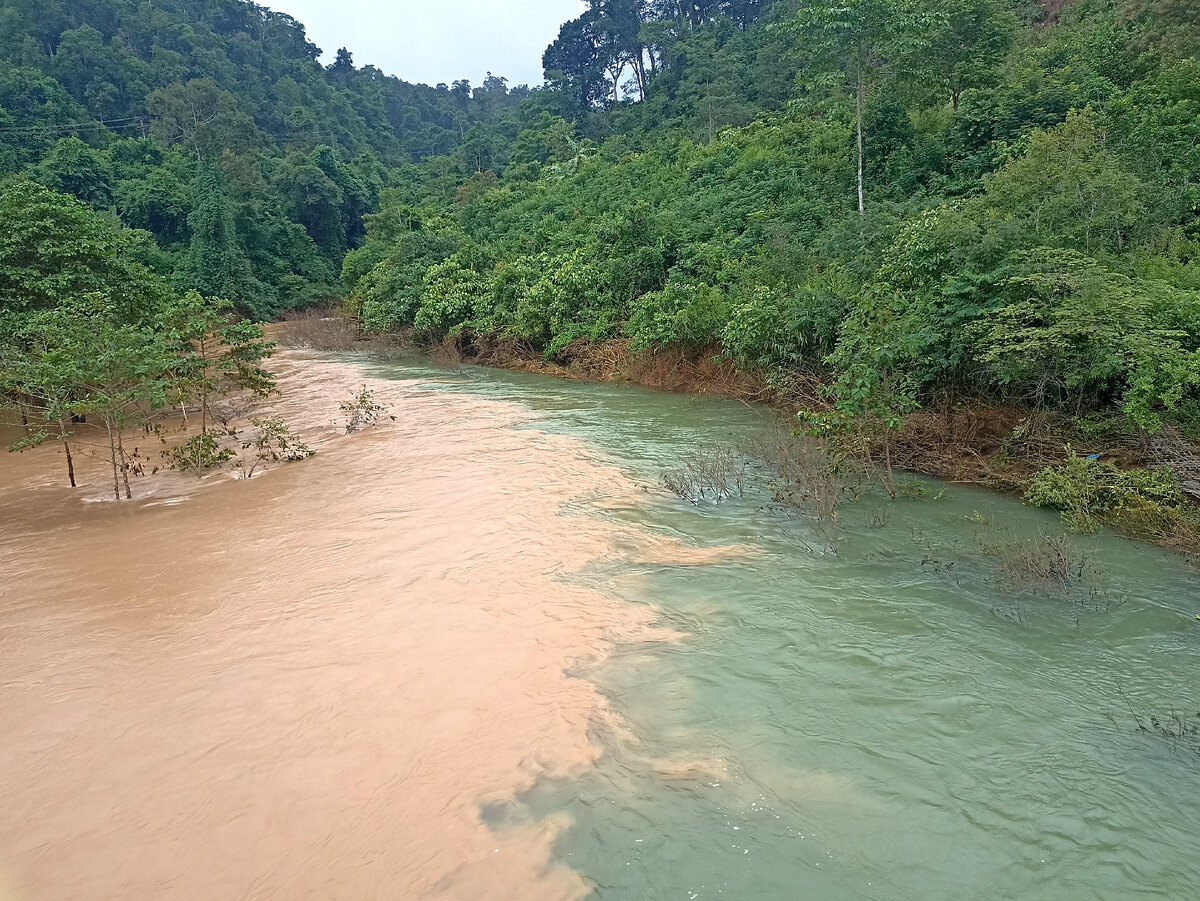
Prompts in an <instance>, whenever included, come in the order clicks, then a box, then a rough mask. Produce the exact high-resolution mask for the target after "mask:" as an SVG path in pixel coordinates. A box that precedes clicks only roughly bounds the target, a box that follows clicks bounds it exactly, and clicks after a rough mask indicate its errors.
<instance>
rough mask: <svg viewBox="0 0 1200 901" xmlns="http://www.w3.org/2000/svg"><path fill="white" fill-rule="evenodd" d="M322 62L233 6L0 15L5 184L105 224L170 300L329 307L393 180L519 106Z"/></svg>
mask: <svg viewBox="0 0 1200 901" xmlns="http://www.w3.org/2000/svg"><path fill="white" fill-rule="evenodd" d="M318 55H319V51H318V49H317V48H316V47H315V46H314V45H313V44H312V43H311V42H310V41H309V40H308V39H307V37H306V35H305V31H304V27H303V25H301V24H300V23H298V22H296V21H294V20H293V19H292V18H290V17H289V16H286V15H283V14H280V13H275V12H272V11H270V10H268V9H266V8H263V7H260V6H257V5H255V4H251V3H246V2H241V0H156V2H135V0H88V2H39V0H3V2H2V3H0V176H3V175H6V174H8V175H24V176H26V177H31V178H33V179H36V180H37V181H39V182H41V183H42V184H45V185H46V186H48V187H51V188H53V189H54V190H56V191H62V192H65V193H68V194H72V195H74V196H76V197H78V198H80V199H81V200H83V201H84V202H86V203H87V204H89V205H90V206H92V207H94V208H96V209H98V210H105V211H109V210H111V211H112V212H114V213H115V214H116V215H117V216H118V217H119V218H120V220H121V222H122V223H124V224H125V225H127V226H129V227H131V228H135V229H142V230H145V231H146V232H149V233H150V235H152V236H153V238H154V242H155V244H156V246H157V248H158V252H156V253H153V254H151V255H150V257H149V258H148V262H150V263H151V264H152V265H153V266H154V267H155V268H158V269H159V270H160V271H161V272H163V273H164V274H166V275H169V276H170V277H171V278H172V279H173V281H174V282H175V283H176V285H177V286H178V287H181V288H195V289H198V290H201V291H203V292H205V293H207V294H220V295H222V296H225V297H227V298H229V299H232V300H234V301H236V302H237V304H238V306H239V307H240V308H241V309H242V310H243V312H245V313H249V314H253V315H256V316H270V315H271V314H273V313H274V312H276V311H278V310H280V309H283V308H286V307H290V306H296V305H301V304H304V303H306V302H309V301H311V300H313V299H317V298H321V297H325V296H328V295H329V294H331V293H332V292H333V291H335V290H336V288H335V284H336V281H337V273H338V271H339V269H340V267H341V263H342V257H343V256H344V254H345V252H346V250H347V249H349V248H351V247H354V246H357V245H358V244H359V243H360V242H361V240H362V238H363V224H362V222H363V220H362V217H363V214H364V213H367V212H369V211H371V210H373V209H374V208H375V204H376V203H377V199H378V195H379V191H380V189H381V187H382V186H383V185H384V184H385V183H386V181H387V173H388V171H389V170H390V169H392V168H394V167H397V166H405V165H411V164H412V163H413V162H415V161H417V160H420V159H422V158H424V157H428V156H431V155H437V154H447V153H450V152H452V151H453V150H454V149H455V148H456V147H457V146H458V145H459V144H460V143H461V141H462V138H463V136H464V135H466V134H469V132H470V129H471V127H472V126H473V124H474V123H476V122H479V121H485V120H488V119H490V118H492V117H494V116H495V115H496V114H497V113H498V112H500V111H501V110H503V109H506V108H510V107H512V106H514V105H515V104H517V103H518V102H519V101H520V100H521V99H522V98H523V96H524V95H525V93H527V92H526V91H524V90H520V91H514V92H511V93H510V92H509V91H508V89H507V86H506V85H505V83H504V81H503V80H502V79H492V80H490V81H489V82H488V84H486V85H484V86H483V87H482V88H480V89H476V90H475V91H474V92H472V91H471V89H470V87H469V85H467V84H466V83H457V84H456V85H455V86H454V87H453V88H448V87H446V86H440V87H438V88H432V87H427V86H424V85H412V84H407V83H405V82H403V81H400V80H399V79H397V78H394V77H389V76H386V75H384V73H382V72H380V71H379V70H377V69H374V68H372V67H367V68H363V69H357V68H355V67H354V65H353V60H352V58H351V56H350V55H349V53H347V52H345V51H343V52H341V53H339V54H338V56H337V59H336V60H335V62H334V63H333V64H332V65H330V66H329V67H328V68H323V67H322V66H321V65H320V64H319V63H318V62H317V57H318Z"/></svg>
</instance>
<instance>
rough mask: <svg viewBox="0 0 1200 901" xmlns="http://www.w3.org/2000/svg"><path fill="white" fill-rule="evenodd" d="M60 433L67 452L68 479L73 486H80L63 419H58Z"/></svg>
mask: <svg viewBox="0 0 1200 901" xmlns="http://www.w3.org/2000/svg"><path fill="white" fill-rule="evenodd" d="M58 433H59V435H60V436H62V443H63V450H64V451H66V454H67V479H69V480H70V482H71V487H72V488H77V487H79V486H78V485H76V484H75V459H74V458H73V457H72V456H71V442H70V441H68V440H67V424H66V423H65V422H63V421H62V420H61V419H60V420H59V421H58Z"/></svg>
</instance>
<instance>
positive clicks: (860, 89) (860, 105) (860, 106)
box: [855, 54, 867, 216]
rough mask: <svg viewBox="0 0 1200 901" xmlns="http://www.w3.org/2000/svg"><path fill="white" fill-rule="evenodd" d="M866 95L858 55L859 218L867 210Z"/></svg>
mask: <svg viewBox="0 0 1200 901" xmlns="http://www.w3.org/2000/svg"><path fill="white" fill-rule="evenodd" d="M866 93H867V86H866V84H865V83H864V82H863V70H862V55H861V54H860V55H859V60H858V104H857V111H856V113H857V114H856V116H855V123H856V125H857V129H858V214H859V215H860V216H861V215H862V214H863V213H864V212H865V211H866V208H867V207H866V202H865V201H864V199H863V101H864V100H865V99H866Z"/></svg>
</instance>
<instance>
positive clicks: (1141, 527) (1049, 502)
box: [1025, 456, 1200, 547]
mask: <svg viewBox="0 0 1200 901" xmlns="http://www.w3.org/2000/svg"><path fill="white" fill-rule="evenodd" d="M1025 500H1026V502H1027V503H1030V504H1033V505H1035V506H1038V507H1046V508H1049V509H1051V510H1058V511H1059V512H1060V513H1061V514H1062V520H1063V524H1064V525H1065V526H1066V527H1067V528H1068V529H1070V530H1071V531H1073V532H1084V533H1091V532H1095V531H1096V530H1097V529H1098V528H1099V527H1100V526H1102V525H1107V526H1109V527H1111V528H1114V529H1117V530H1118V531H1120V532H1123V533H1125V534H1126V535H1130V536H1132V537H1134V538H1146V539H1151V540H1155V541H1160V542H1165V543H1169V544H1170V543H1174V544H1177V545H1179V546H1184V547H1195V546H1197V541H1198V540H1200V511H1198V510H1197V508H1196V506H1195V505H1194V504H1193V503H1192V502H1191V501H1190V500H1189V499H1188V498H1187V496H1186V495H1185V494H1184V493H1183V492H1182V491H1180V489H1179V482H1178V479H1177V478H1176V477H1175V475H1174V474H1173V473H1172V472H1171V471H1170V470H1169V469H1165V468H1162V469H1131V470H1120V469H1117V468H1116V467H1115V466H1113V465H1111V464H1108V463H1101V462H1099V461H1098V460H1092V459H1087V458H1083V457H1078V456H1072V457H1071V458H1070V459H1069V460H1068V461H1067V462H1066V463H1065V464H1063V465H1062V466H1051V467H1048V468H1046V469H1043V470H1042V471H1041V472H1039V473H1037V474H1036V475H1035V476H1034V477H1033V479H1032V480H1031V481H1030V484H1029V489H1028V490H1027V491H1026V494H1025Z"/></svg>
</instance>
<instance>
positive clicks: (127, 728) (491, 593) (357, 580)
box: [0, 355, 652, 901]
mask: <svg viewBox="0 0 1200 901" xmlns="http://www.w3.org/2000/svg"><path fill="white" fill-rule="evenodd" d="M277 369H278V370H279V372H280V375H281V377H282V386H283V389H284V400H283V401H281V402H280V403H279V407H280V408H281V412H282V413H283V414H284V415H285V416H286V417H287V418H288V420H289V421H290V422H291V423H292V424H293V425H294V426H297V427H299V430H300V431H301V433H302V434H303V435H304V437H305V438H306V439H307V440H308V441H309V442H310V443H311V444H313V446H314V447H315V448H316V449H317V450H318V453H317V455H316V456H314V457H313V458H311V459H310V460H307V461H305V462H303V463H300V464H294V465H290V466H284V467H281V468H278V469H276V470H273V471H271V472H268V473H266V474H263V475H260V476H257V477H255V478H253V479H252V480H250V481H241V482H235V481H232V480H230V479H228V478H227V477H224V476H222V477H219V478H218V479H216V480H207V481H206V482H205V483H203V484H202V483H199V482H197V480H195V479H193V478H192V477H190V476H180V475H175V474H160V475H159V476H156V477H152V478H147V479H144V480H140V481H137V482H135V491H136V492H137V494H138V496H139V497H140V500H137V501H135V502H134V503H132V504H115V503H112V502H109V501H108V500H107V499H108V498H109V496H110V492H111V473H110V472H109V471H108V470H107V469H106V466H105V464H104V461H103V460H102V459H99V457H98V456H97V455H98V454H99V452H98V451H97V452H96V454H97V455H92V454H91V453H89V451H87V450H86V449H85V450H84V451H83V453H82V454H81V456H82V458H83V459H82V461H81V464H80V467H79V468H80V474H81V478H82V482H83V484H82V487H81V488H80V489H79V490H78V491H75V492H71V491H69V490H67V489H65V488H63V487H60V483H61V482H62V481H63V471H62V459H61V455H60V454H58V453H57V451H56V449H53V448H47V449H43V450H40V451H38V452H36V453H29V454H25V455H21V456H16V457H10V458H7V459H3V460H0V463H2V464H3V468H2V469H0V572H3V573H4V580H3V584H2V585H0V736H2V739H0V798H2V799H3V804H2V807H0V873H3V876H2V877H0V880H2V882H3V884H4V886H5V889H4V890H0V897H4V898H6V899H29V901H58V899H64V901H65V899H92V901H102V899H113V901H116V899H144V898H173V899H196V901H200V899H212V901H217V899H221V901H228V899H234V898H264V899H265V898H271V899H275V898H279V899H283V898H289V899H295V898H313V899H330V898H437V897H446V898H478V897H484V896H485V895H487V894H488V893H489V892H494V891H496V890H497V889H498V887H501V886H503V887H504V890H503V894H504V895H505V896H506V897H512V898H530V899H537V898H546V899H551V898H552V899H563V898H576V897H580V896H582V895H583V894H584V893H585V887H584V883H583V881H582V880H581V878H580V877H579V876H578V875H576V874H575V873H573V872H572V871H570V870H568V869H567V868H565V867H563V866H561V865H558V864H554V863H552V862H551V861H550V857H549V850H550V843H551V841H552V839H553V837H554V834H555V832H556V831H557V828H558V824H556V822H555V821H554V819H553V818H548V819H547V820H545V821H543V822H541V823H539V824H538V825H537V826H536V827H533V828H531V829H528V830H524V831H519V830H518V831H509V832H508V833H507V834H506V835H505V836H504V837H503V838H498V837H497V836H495V835H493V834H492V833H491V832H490V831H489V830H488V829H487V828H486V826H484V825H483V823H482V822H481V820H480V815H479V810H480V805H481V804H483V803H487V802H488V801H494V800H499V799H506V798H512V797H514V796H515V795H516V794H517V793H518V792H520V791H521V790H522V789H524V788H526V787H527V786H529V785H530V784H531V783H532V782H533V780H534V779H536V778H537V777H539V776H540V775H544V774H556V775H568V774H570V773H571V772H572V771H574V770H577V769H579V768H582V767H586V766H588V765H589V764H590V763H591V762H592V760H593V758H594V755H595V753H596V750H595V748H594V746H593V744H592V742H591V741H590V740H589V738H588V734H587V730H588V724H589V722H592V721H593V720H594V719H595V718H596V717H597V716H602V715H603V713H604V711H603V706H604V705H603V701H602V699H601V698H600V696H599V695H598V694H597V692H596V690H595V689H594V688H593V687H592V685H591V684H590V683H589V682H586V681H583V680H580V679H573V678H569V677H568V676H567V675H566V674H565V672H566V670H567V669H568V668H569V667H570V665H571V664H572V662H573V661H575V660H578V659H580V658H585V657H591V658H595V657H598V656H600V655H603V654H604V653H606V647H607V646H608V643H609V640H610V639H611V638H612V636H613V635H614V634H623V635H635V634H638V633H639V632H642V631H643V630H644V631H645V634H647V635H650V634H652V633H651V631H650V630H649V626H648V622H647V621H648V614H647V612H646V610H645V609H644V608H637V607H633V606H630V605H625V604H621V603H619V602H617V601H614V600H612V599H610V598H608V597H606V596H604V595H603V594H600V593H597V592H593V591H587V590H584V589H581V588H578V587H572V586H570V585H567V584H565V583H564V582H563V581H562V580H561V579H560V578H558V576H559V575H560V574H564V573H570V572H572V571H575V570H577V569H579V568H580V567H582V566H583V565H584V564H586V563H587V562H588V561H589V560H590V559H592V558H593V557H595V556H598V555H601V554H603V553H606V552H607V551H608V549H609V548H610V547H611V546H612V543H613V541H614V535H613V527H612V526H606V525H604V524H602V523H599V522H597V521H594V520H590V519H587V518H583V517H568V516H566V515H564V513H563V512H562V505H563V504H564V503H565V502H567V501H569V500H571V499H573V498H576V497H578V496H580V494H581V493H591V494H594V495H604V494H611V495H619V494H621V493H623V492H628V491H630V490H631V487H632V486H631V485H630V484H629V483H628V481H627V480H626V479H625V478H624V477H622V476H621V475H620V473H618V472H617V471H616V470H615V469H612V468H609V467H606V466H604V465H602V464H600V463H598V462H596V461H595V460H594V455H591V454H589V453H586V452H584V450H583V448H582V447H581V446H580V444H579V442H577V441H575V440H572V439H569V438H564V437H556V436H551V435H546V434H543V433H541V432H536V431H529V430H519V429H513V428H510V426H512V425H513V424H514V423H515V422H516V421H518V419H519V415H520V414H519V412H518V411H516V409H515V408H514V407H513V406H511V405H505V404H502V403H496V402H491V401H487V400H482V399H478V398H473V397H470V396H466V395H461V394H460V395H435V394H429V393H424V394H421V395H420V396H417V395H416V394H415V393H414V391H413V389H412V385H411V384H410V383H406V382H403V381H399V382H397V381H388V382H382V381H378V380H372V379H367V378H365V377H364V375H363V373H362V372H361V371H360V370H359V368H358V367H356V366H355V365H353V364H349V363H344V364H337V363H323V364H322V365H320V366H315V365H310V364H308V363H306V362H305V361H304V360H303V358H302V357H297V356H290V357H289V356H287V355H284V356H283V357H282V358H281V359H280V360H277ZM364 382H367V383H370V385H371V387H372V388H373V389H374V390H375V391H376V394H377V396H378V398H379V399H380V400H381V401H383V402H385V403H387V404H389V405H390V406H391V407H392V409H393V411H394V413H395V415H396V417H397V419H396V421H395V422H390V421H389V422H386V423H384V424H383V425H381V426H380V427H378V428H377V429H374V430H371V431H367V432H362V433H359V434H356V435H353V436H349V437H345V436H339V434H338V428H337V425H336V423H335V422H333V420H334V418H335V417H336V415H337V406H338V403H339V402H340V401H341V400H342V399H344V398H345V397H347V396H349V394H350V392H351V391H352V390H353V389H354V388H356V387H357V386H358V385H360V384H362V383H364ZM565 534H569V535H570V540H569V541H564V540H562V537H563V536H564V535H565ZM5 891H7V894H5Z"/></svg>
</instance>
